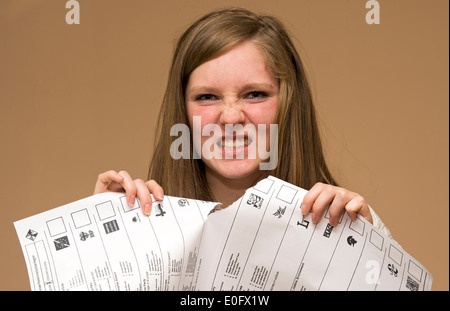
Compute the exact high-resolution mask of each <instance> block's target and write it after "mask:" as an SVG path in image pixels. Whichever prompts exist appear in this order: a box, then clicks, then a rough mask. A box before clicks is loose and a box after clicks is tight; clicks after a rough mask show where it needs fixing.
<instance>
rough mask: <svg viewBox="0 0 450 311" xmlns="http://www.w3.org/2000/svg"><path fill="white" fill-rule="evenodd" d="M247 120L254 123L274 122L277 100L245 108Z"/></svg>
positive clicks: (268, 123)
mask: <svg viewBox="0 0 450 311" xmlns="http://www.w3.org/2000/svg"><path fill="white" fill-rule="evenodd" d="M246 115H247V117H248V119H249V121H250V122H251V123H253V124H255V125H257V124H266V125H270V124H273V123H275V121H276V116H277V100H273V101H271V102H268V103H266V104H264V105H255V106H250V107H249V108H248V109H247V110H246Z"/></svg>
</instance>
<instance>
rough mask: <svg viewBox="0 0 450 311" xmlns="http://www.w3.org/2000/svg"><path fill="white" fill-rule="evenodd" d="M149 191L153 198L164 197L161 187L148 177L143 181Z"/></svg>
mask: <svg viewBox="0 0 450 311" xmlns="http://www.w3.org/2000/svg"><path fill="white" fill-rule="evenodd" d="M145 184H146V185H147V188H148V189H149V191H150V193H151V194H153V196H154V197H155V199H157V200H158V201H162V200H163V199H164V190H163V188H162V187H161V186H160V185H159V184H158V183H157V182H156V181H154V180H153V179H150V180H149V181H147V182H146V183H145Z"/></svg>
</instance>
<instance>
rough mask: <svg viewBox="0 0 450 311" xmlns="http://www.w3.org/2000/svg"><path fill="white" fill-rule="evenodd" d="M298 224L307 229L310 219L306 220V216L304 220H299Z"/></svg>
mask: <svg viewBox="0 0 450 311" xmlns="http://www.w3.org/2000/svg"><path fill="white" fill-rule="evenodd" d="M297 226H303V227H305V229H308V226H309V221H308V220H305V217H303V218H302V222H300V221H297Z"/></svg>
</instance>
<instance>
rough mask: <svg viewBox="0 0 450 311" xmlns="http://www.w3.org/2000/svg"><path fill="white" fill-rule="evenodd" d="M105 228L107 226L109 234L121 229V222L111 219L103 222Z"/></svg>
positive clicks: (106, 230)
mask: <svg viewBox="0 0 450 311" xmlns="http://www.w3.org/2000/svg"><path fill="white" fill-rule="evenodd" d="M103 228H105V232H106V234H109V233H111V232H114V231H117V230H119V224H118V223H117V220H115V219H114V220H111V221H108V222H105V223H104V224H103Z"/></svg>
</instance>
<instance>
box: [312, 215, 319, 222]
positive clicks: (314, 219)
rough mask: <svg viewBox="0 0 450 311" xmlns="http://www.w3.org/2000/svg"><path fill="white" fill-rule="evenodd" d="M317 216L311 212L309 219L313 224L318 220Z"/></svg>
mask: <svg viewBox="0 0 450 311" xmlns="http://www.w3.org/2000/svg"><path fill="white" fill-rule="evenodd" d="M317 218H318V217H317V214H314V213H311V220H312V222H313V223H314V224H316V223H317V221H318V219H317Z"/></svg>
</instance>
